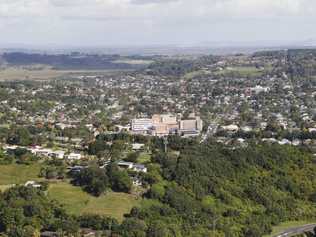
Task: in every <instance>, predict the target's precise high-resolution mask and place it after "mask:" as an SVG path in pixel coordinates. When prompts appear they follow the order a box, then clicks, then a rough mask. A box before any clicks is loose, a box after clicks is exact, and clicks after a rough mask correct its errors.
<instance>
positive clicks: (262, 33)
mask: <svg viewBox="0 0 316 237" xmlns="http://www.w3.org/2000/svg"><path fill="white" fill-rule="evenodd" d="M315 23H316V1H315V0H0V46H1V45H2V46H4V45H33V46H36V45H38V46H45V45H56V46H57V45H59V46H87V47H94V46H98V47H99V46H144V45H209V44H212V43H214V42H216V43H219V44H221V43H227V44H236V43H241V42H243V43H247V42H257V43H258V44H260V43H262V42H274V43H276V44H277V43H280V44H282V43H291V42H306V41H314V42H315V39H316V27H315ZM214 44H215V43H214Z"/></svg>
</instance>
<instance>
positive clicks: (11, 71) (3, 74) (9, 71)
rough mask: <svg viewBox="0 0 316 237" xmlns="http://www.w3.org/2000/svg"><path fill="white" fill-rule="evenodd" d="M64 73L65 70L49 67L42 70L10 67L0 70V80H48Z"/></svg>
mask: <svg viewBox="0 0 316 237" xmlns="http://www.w3.org/2000/svg"><path fill="white" fill-rule="evenodd" d="M66 74H67V72H66V71H57V70H53V69H49V68H47V69H42V70H27V69H23V68H15V67H10V68H5V69H1V70H0V80H49V79H54V78H58V77H61V76H64V75H66Z"/></svg>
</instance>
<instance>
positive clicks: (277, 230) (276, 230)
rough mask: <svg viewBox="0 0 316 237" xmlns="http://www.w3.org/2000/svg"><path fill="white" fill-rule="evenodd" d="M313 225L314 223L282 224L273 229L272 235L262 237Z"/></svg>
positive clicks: (293, 222)
mask: <svg viewBox="0 0 316 237" xmlns="http://www.w3.org/2000/svg"><path fill="white" fill-rule="evenodd" d="M312 223H315V221H289V222H284V223H282V224H280V225H278V226H275V227H273V230H272V233H271V234H270V235H265V236H263V237H272V236H275V235H277V234H279V233H282V232H283V231H285V230H287V229H289V228H295V227H299V226H303V225H307V224H312Z"/></svg>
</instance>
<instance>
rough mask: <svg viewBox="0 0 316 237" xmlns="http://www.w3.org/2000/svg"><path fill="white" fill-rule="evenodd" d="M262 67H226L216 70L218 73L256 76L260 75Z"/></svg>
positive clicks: (262, 71)
mask: <svg viewBox="0 0 316 237" xmlns="http://www.w3.org/2000/svg"><path fill="white" fill-rule="evenodd" d="M264 71H265V70H264V69H258V68H256V67H228V68H226V69H224V70H222V71H218V72H216V74H218V75H227V76H229V75H232V74H238V75H239V76H242V77H247V76H250V77H258V76H261V75H262V74H263V73H264Z"/></svg>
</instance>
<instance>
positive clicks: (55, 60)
mask: <svg viewBox="0 0 316 237" xmlns="http://www.w3.org/2000/svg"><path fill="white" fill-rule="evenodd" d="M146 59H147V58H143V57H137V56H131V57H121V56H119V55H96V54H94V55H91V54H81V53H72V54H50V55H48V54H38V53H22V52H12V53H4V54H3V55H2V63H7V64H8V65H10V66H22V65H35V64H41V65H49V66H51V67H53V68H54V69H57V70H67V69H70V70H76V69H90V70H98V69H111V70H112V69H140V68H142V67H144V66H146V65H147V63H146ZM0 63H1V58H0Z"/></svg>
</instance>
